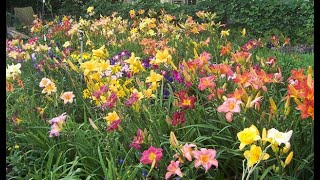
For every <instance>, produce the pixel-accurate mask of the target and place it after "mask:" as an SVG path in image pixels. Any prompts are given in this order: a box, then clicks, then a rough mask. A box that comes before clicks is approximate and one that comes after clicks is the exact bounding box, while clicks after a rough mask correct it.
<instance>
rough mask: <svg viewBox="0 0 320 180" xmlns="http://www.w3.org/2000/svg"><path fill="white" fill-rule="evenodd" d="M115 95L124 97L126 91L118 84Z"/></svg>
mask: <svg viewBox="0 0 320 180" xmlns="http://www.w3.org/2000/svg"><path fill="white" fill-rule="evenodd" d="M116 94H117V96H118V97H119V98H122V97H125V96H126V92H125V91H124V89H123V88H122V87H121V86H120V87H119V89H118V90H117V92H116Z"/></svg>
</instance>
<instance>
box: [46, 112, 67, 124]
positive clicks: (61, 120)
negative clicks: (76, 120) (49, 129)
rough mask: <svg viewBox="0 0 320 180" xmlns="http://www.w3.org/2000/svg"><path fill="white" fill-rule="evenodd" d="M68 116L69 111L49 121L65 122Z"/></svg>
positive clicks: (52, 122) (51, 122)
mask: <svg viewBox="0 0 320 180" xmlns="http://www.w3.org/2000/svg"><path fill="white" fill-rule="evenodd" d="M66 118H67V113H63V114H61V115H60V116H58V117H55V118H52V119H51V120H50V121H49V123H50V124H51V125H52V124H54V123H61V122H65V121H66Z"/></svg>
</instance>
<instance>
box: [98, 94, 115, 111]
mask: <svg viewBox="0 0 320 180" xmlns="http://www.w3.org/2000/svg"><path fill="white" fill-rule="evenodd" d="M117 99H118V96H117V94H116V93H114V92H113V93H111V94H110V96H109V97H108V99H107V101H106V102H105V103H103V105H102V106H101V109H104V108H105V107H108V108H110V109H111V108H113V107H114V105H115V103H116V101H117Z"/></svg>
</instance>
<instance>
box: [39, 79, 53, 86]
mask: <svg viewBox="0 0 320 180" xmlns="http://www.w3.org/2000/svg"><path fill="white" fill-rule="evenodd" d="M50 82H51V80H50V79H48V78H42V79H41V81H40V84H39V87H45V86H46V85H47V84H48V83H50Z"/></svg>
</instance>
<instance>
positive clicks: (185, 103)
mask: <svg viewBox="0 0 320 180" xmlns="http://www.w3.org/2000/svg"><path fill="white" fill-rule="evenodd" d="M178 97H179V106H180V107H181V108H182V109H193V108H194V103H195V101H196V97H194V96H188V94H187V93H186V92H184V91H180V92H179V93H178Z"/></svg>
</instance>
